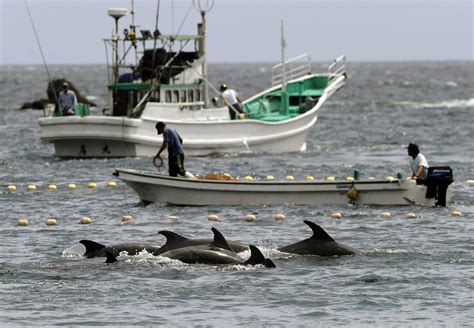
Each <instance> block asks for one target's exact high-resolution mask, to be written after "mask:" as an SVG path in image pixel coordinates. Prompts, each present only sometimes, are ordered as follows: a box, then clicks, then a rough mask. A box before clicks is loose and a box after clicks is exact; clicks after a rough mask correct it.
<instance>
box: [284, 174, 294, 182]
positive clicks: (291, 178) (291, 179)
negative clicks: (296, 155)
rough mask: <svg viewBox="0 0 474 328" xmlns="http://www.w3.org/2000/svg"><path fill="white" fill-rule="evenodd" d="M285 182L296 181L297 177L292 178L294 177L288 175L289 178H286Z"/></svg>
mask: <svg viewBox="0 0 474 328" xmlns="http://www.w3.org/2000/svg"><path fill="white" fill-rule="evenodd" d="M285 180H287V181H293V180H295V177H294V176H292V175H287V176H286V177H285Z"/></svg>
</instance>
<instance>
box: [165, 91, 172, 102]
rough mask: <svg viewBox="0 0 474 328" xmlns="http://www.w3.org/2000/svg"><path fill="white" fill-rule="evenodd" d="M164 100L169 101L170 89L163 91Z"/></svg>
mask: <svg viewBox="0 0 474 328" xmlns="http://www.w3.org/2000/svg"><path fill="white" fill-rule="evenodd" d="M165 102H167V103H170V102H171V90H166V91H165Z"/></svg>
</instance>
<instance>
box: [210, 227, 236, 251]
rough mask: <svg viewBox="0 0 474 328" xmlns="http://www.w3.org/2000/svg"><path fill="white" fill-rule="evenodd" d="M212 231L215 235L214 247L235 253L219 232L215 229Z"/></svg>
mask: <svg viewBox="0 0 474 328" xmlns="http://www.w3.org/2000/svg"><path fill="white" fill-rule="evenodd" d="M211 230H212V232H213V233H214V241H213V242H212V246H214V247H219V248H223V249H227V250H229V251H232V252H233V251H234V250H233V249H232V247H230V245H229V243H228V242H227V240H226V239H225V238H224V236H223V235H222V234H221V232H220V231H219V230H217V229H216V228H214V227H213V228H211Z"/></svg>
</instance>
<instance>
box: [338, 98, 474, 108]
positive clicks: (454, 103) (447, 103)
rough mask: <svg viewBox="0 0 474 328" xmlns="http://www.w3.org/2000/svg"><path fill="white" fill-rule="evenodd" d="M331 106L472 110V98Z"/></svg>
mask: <svg viewBox="0 0 474 328" xmlns="http://www.w3.org/2000/svg"><path fill="white" fill-rule="evenodd" d="M330 104H331V105H333V106H337V107H368V108H387V107H388V108H402V109H424V108H472V107H474V98H470V99H452V100H441V101H438V102H417V101H405V100H401V101H371V102H360V101H344V100H343V101H331V102H330Z"/></svg>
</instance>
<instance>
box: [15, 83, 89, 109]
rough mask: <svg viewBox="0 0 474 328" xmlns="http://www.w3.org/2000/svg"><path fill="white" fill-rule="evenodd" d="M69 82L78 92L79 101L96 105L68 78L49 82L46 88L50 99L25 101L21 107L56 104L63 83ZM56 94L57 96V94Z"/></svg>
mask: <svg viewBox="0 0 474 328" xmlns="http://www.w3.org/2000/svg"><path fill="white" fill-rule="evenodd" d="M64 82H67V83H68V84H69V90H72V91H74V92H75V93H76V98H77V102H78V103H83V104H89V106H91V107H95V106H96V104H95V103H93V102H92V101H89V100H87V99H86V97H84V96H83V95H81V93H80V92H79V90H77V89H76V87H75V86H74V84H72V83H71V82H69V81H67V80H66V79H56V80H53V81H51V82H49V83H48V88H47V90H46V93H47V95H48V99H44V98H42V99H39V100H35V101H33V102H25V103H24V104H23V105H22V106H21V108H20V109H30V108H32V109H44V108H45V105H46V104H48V103H50V104H55V103H56V101H57V100H56V99H57V98H58V97H59V92H60V91H61V90H62V86H63V83H64ZM55 94H56V96H55Z"/></svg>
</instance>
